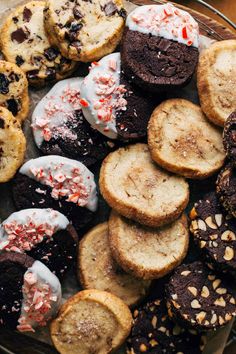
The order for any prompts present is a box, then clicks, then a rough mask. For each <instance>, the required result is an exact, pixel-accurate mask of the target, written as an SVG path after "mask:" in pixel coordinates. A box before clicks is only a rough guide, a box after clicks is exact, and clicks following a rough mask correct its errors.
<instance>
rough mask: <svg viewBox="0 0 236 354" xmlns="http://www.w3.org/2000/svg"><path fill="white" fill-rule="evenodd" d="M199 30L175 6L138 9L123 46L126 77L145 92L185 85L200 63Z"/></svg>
mask: <svg viewBox="0 0 236 354" xmlns="http://www.w3.org/2000/svg"><path fill="white" fill-rule="evenodd" d="M198 45H199V28H198V24H197V22H196V21H195V20H194V18H193V17H192V16H191V15H190V14H189V13H187V12H186V11H183V10H180V9H178V8H176V7H175V6H174V5H172V4H164V5H146V6H138V7H137V8H136V9H135V10H134V11H132V12H131V13H130V14H129V15H128V17H127V20H126V27H125V31H124V36H123V38H122V42H121V62H122V68H123V70H124V72H125V74H126V75H127V76H128V77H129V78H130V79H131V80H132V81H133V82H134V83H135V84H137V85H138V86H140V87H141V88H142V89H146V90H149V91H154V92H155V91H160V90H169V89H172V88H179V87H182V86H184V85H186V84H187V83H188V82H189V81H190V80H191V77H192V75H193V73H194V71H195V67H196V65H197V62H198V55H199V51H198Z"/></svg>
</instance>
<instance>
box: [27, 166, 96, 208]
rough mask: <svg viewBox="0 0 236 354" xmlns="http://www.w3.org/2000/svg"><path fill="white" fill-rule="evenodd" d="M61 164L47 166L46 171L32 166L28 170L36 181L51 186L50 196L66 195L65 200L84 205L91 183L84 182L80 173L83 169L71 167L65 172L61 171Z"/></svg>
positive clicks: (56, 197) (58, 197)
mask: <svg viewBox="0 0 236 354" xmlns="http://www.w3.org/2000/svg"><path fill="white" fill-rule="evenodd" d="M63 165H64V164H63V163H58V164H57V165H54V166H53V167H47V171H45V170H44V168H43V167H41V168H36V167H33V168H31V169H30V171H31V173H32V174H33V175H34V176H35V177H36V179H37V180H38V181H40V182H41V183H43V184H45V185H47V186H50V187H51V188H52V191H51V196H52V198H54V199H60V198H61V197H67V199H66V201H68V202H72V203H75V204H77V205H78V206H81V207H83V206H85V205H86V204H87V203H88V199H89V196H90V193H91V189H92V187H91V185H90V184H89V185H87V184H86V183H85V181H84V179H83V175H82V174H83V171H81V170H80V169H79V168H71V169H70V171H69V172H68V173H66V172H61V171H62V167H63ZM87 178H89V177H87Z"/></svg>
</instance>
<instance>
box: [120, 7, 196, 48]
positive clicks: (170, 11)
mask: <svg viewBox="0 0 236 354" xmlns="http://www.w3.org/2000/svg"><path fill="white" fill-rule="evenodd" d="M126 26H127V27H128V28H129V29H130V30H132V31H137V32H141V33H145V34H152V35H153V36H159V37H163V38H166V39H171V40H173V41H177V42H179V43H183V44H186V45H192V46H194V47H197V48H198V46H199V27H198V23H197V22H196V21H195V20H194V18H193V17H192V16H191V15H190V14H189V13H188V12H186V11H183V10H180V9H177V8H176V7H175V6H174V5H172V4H170V3H168V4H164V5H144V6H138V7H137V8H136V9H135V10H134V11H132V12H131V13H130V14H129V15H128V17H127V20H126ZM134 45H135V44H134Z"/></svg>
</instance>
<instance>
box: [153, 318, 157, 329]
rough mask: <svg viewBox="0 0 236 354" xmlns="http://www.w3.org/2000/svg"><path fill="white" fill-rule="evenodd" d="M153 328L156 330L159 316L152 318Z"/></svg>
mask: <svg viewBox="0 0 236 354" xmlns="http://www.w3.org/2000/svg"><path fill="white" fill-rule="evenodd" d="M152 326H153V328H156V326H157V316H153V318H152Z"/></svg>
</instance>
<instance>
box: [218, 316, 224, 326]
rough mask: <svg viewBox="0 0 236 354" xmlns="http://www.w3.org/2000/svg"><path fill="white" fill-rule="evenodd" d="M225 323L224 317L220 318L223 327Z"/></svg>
mask: <svg viewBox="0 0 236 354" xmlns="http://www.w3.org/2000/svg"><path fill="white" fill-rule="evenodd" d="M224 323H225V320H224V318H223V317H221V316H219V324H220V325H223V324H224Z"/></svg>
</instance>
